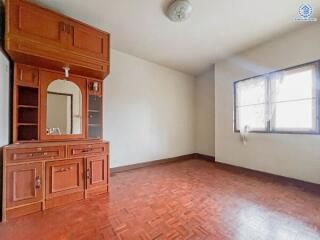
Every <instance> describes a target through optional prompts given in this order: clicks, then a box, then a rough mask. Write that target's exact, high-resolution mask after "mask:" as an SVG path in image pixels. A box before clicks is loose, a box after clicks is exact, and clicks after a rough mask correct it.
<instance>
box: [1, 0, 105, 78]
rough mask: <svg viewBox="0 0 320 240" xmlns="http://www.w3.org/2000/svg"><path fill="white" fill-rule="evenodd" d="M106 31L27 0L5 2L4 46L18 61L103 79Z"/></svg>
mask: <svg viewBox="0 0 320 240" xmlns="http://www.w3.org/2000/svg"><path fill="white" fill-rule="evenodd" d="M109 43H110V35H109V33H106V32H103V31H100V30H98V29H95V28H92V27H90V26H88V25H86V24H83V23H81V22H79V21H76V20H74V19H71V18H68V17H65V16H63V15H61V14H58V13H55V12H53V11H51V10H48V9H45V8H42V7H40V6H38V5H36V4H33V3H30V2H29V1H26V0H7V1H6V41H5V48H6V50H7V52H8V53H9V55H10V56H11V58H12V59H13V60H14V61H16V62H20V63H26V64H31V65H38V66H40V67H49V68H51V69H56V70H61V69H62V67H64V66H69V67H70V69H71V73H74V74H79V75H83V76H88V77H94V78H99V79H104V78H105V77H106V76H107V75H108V73H109V64H110V62H109V60H110V59H109V58H110V44H109Z"/></svg>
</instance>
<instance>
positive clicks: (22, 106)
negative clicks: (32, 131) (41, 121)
mask: <svg viewBox="0 0 320 240" xmlns="http://www.w3.org/2000/svg"><path fill="white" fill-rule="evenodd" d="M18 108H34V109H38V106H33V105H18Z"/></svg>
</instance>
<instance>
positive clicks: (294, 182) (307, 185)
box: [214, 162, 320, 194]
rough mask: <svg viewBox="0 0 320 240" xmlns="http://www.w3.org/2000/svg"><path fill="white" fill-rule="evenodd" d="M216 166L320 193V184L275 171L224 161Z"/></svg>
mask: <svg viewBox="0 0 320 240" xmlns="http://www.w3.org/2000/svg"><path fill="white" fill-rule="evenodd" d="M214 167H215V168H219V169H221V170H224V171H229V172H232V173H234V174H239V175H245V176H247V177H251V178H255V179H259V180H261V179H263V180H264V181H265V182H266V183H267V182H278V183H281V184H283V185H288V186H295V187H297V188H300V189H301V190H302V191H308V192H313V193H316V194H320V184H316V183H311V182H306V181H303V180H299V179H294V178H290V177H285V176H280V175H276V174H273V173H267V172H262V171H259V170H254V169H249V168H245V167H240V166H235V165H231V164H227V163H222V162H215V163H214Z"/></svg>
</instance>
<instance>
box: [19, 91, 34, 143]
mask: <svg viewBox="0 0 320 240" xmlns="http://www.w3.org/2000/svg"><path fill="white" fill-rule="evenodd" d="M16 97H17V108H16V109H17V119H16V140H17V141H36V140H38V139H39V138H38V125H39V111H38V108H39V93H38V88H35V87H26V86H20V85H18V86H17V96H16Z"/></svg>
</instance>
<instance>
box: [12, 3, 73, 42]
mask: <svg viewBox="0 0 320 240" xmlns="http://www.w3.org/2000/svg"><path fill="white" fill-rule="evenodd" d="M10 14H11V16H15V17H14V18H12V19H11V21H10V31H12V33H16V34H19V35H21V36H25V37H27V38H29V40H32V39H33V40H35V41H38V42H40V43H43V44H45V43H50V44H54V45H57V46H63V45H64V44H65V43H66V38H67V33H66V32H65V31H63V29H64V25H63V18H62V17H61V16H59V15H57V14H54V13H52V12H50V11H48V10H46V9H44V8H40V7H35V5H33V4H31V3H29V2H27V1H23V0H11V1H10Z"/></svg>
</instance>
